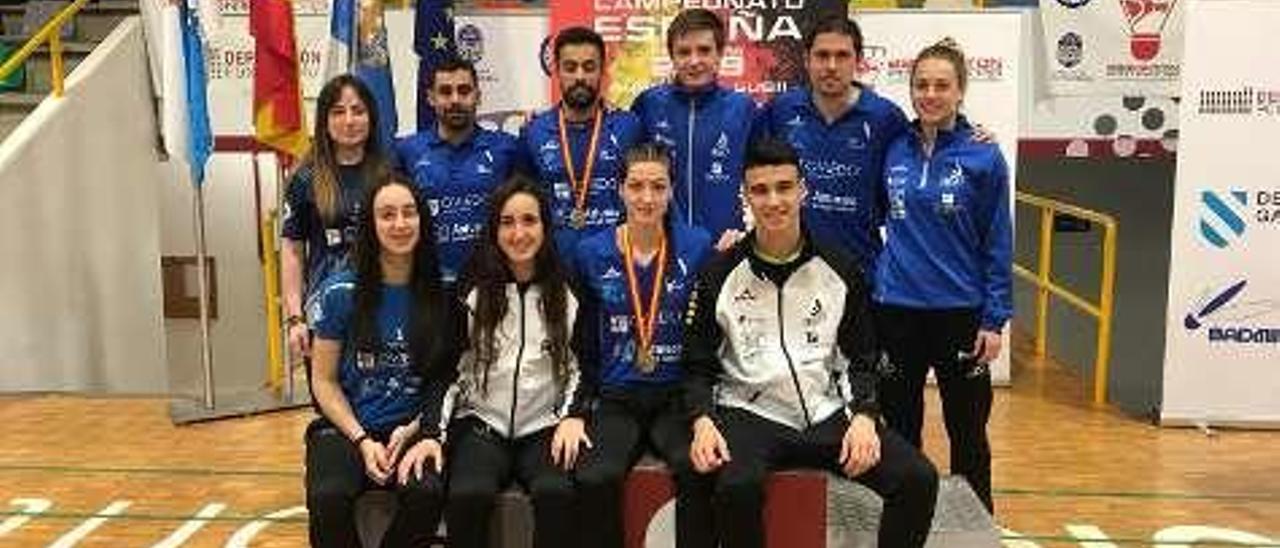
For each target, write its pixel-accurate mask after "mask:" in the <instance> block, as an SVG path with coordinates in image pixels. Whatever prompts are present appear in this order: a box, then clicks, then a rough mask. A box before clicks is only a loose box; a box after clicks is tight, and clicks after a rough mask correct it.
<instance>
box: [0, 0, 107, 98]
mask: <svg viewBox="0 0 1280 548" xmlns="http://www.w3.org/2000/svg"><path fill="white" fill-rule="evenodd" d="M88 2H89V0H75V2H72V3H71V5H69V6H67V7H65V8H63V9H62V11H59V12H58V14H57V15H54V16H53V17H51V18H50V19H49V21H48V22H46V23H45V24H44V26H43V27H40V30H39V31H36V33H35V35H33V36H32V37H31V38H30V39H28V40H27V43H25V44H23V45H22V47H21V48H19V49H18V51H16V52H14V54H13V56H11V57H9V59H7V60H6V61H5V62H4V64H3V65H0V80H3V79H5V78H8V77H9V75H10V74H13V72H14V71H16V70H18V67H20V66H22V64H23V63H25V62H27V58H28V57H31V54H32V53H35V51H36V48H39V47H40V46H41V45H43V44H44V43H45V42H48V43H49V61H50V62H49V65H50V72H52V73H53V74H52V78H51V79H50V81H51V82H52V83H53V91H52V93H53V96H54V97H62V91H63V86H62V80H63V77H64V75H63V68H62V67H63V64H62V25H65V24H66V23H67V21H70V20H71V18H72V17H75V15H76V13H79V12H80V9H81V8H83V7H84V5H85V4H87V3H88Z"/></svg>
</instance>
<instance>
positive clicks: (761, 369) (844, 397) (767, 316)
mask: <svg viewBox="0 0 1280 548" xmlns="http://www.w3.org/2000/svg"><path fill="white" fill-rule="evenodd" d="M754 241H755V235H754V234H752V235H751V236H750V237H747V238H743V239H742V241H740V242H739V243H738V245H737V246H735V247H734V248H733V249H732V250H730V251H729V252H727V253H725V254H723V255H721V256H719V257H716V258H715V259H713V260H712V262H711V263H710V264H708V265H707V267H706V268H705V269H704V270H703V272H702V275H701V277H700V279H699V281H698V285H697V287H696V289H695V290H694V296H693V297H692V299H691V300H690V303H689V311H688V314H687V318H686V323H687V327H688V329H687V331H686V340H685V347H684V348H685V363H686V366H687V367H688V368H689V375H688V376H687V377H686V381H685V401H686V405H687V406H688V408H689V412H690V416H691V417H698V416H701V415H708V416H712V417H714V415H715V413H714V410H715V407H716V406H724V407H733V408H738V409H742V410H745V411H749V412H751V413H754V414H756V415H758V416H760V417H763V418H765V419H768V420H771V421H773V422H776V423H779V424H783V425H786V426H789V427H791V428H795V429H798V430H803V429H806V428H808V427H810V426H813V425H815V424H818V423H819V422H822V421H823V420H825V419H827V418H829V417H830V416H831V415H832V414H834V413H836V412H838V411H842V410H843V411H845V412H846V413H848V414H849V415H850V416H852V415H853V414H856V413H868V414H871V415H873V416H875V415H876V413H877V405H876V385H877V380H878V375H879V372H878V369H877V366H878V364H879V358H878V356H879V353H878V351H877V349H876V345H875V337H874V336H873V334H872V331H871V329H872V326H871V315H870V312H869V306H868V301H867V289H866V286H865V285H864V282H863V276H862V274H861V272H860V270H859V268H858V266H857V262H856V261H855V260H854V259H853V258H851V257H845V256H844V255H842V254H839V253H838V252H837V251H834V250H830V249H826V248H823V247H821V246H820V245H815V244H812V243H809V242H811V241H812V240H811V239H810V238H808V237H807V235H806V237H805V242H806V243H805V244H804V246H803V249H802V251H801V253H800V255H799V257H797V258H796V259H794V260H792V261H790V262H789V263H786V264H773V263H769V262H766V261H764V260H763V259H761V258H759V257H758V256H756V254H755V253H754V252H753V251H752V246H753V242H754Z"/></svg>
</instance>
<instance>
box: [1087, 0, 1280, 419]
mask: <svg viewBox="0 0 1280 548" xmlns="http://www.w3.org/2000/svg"><path fill="white" fill-rule="evenodd" d="M1092 1H1094V2H1097V1H1099V0H1092ZM1183 1H1184V2H1185V3H1186V10H1187V13H1186V20H1187V29H1186V43H1187V48H1186V52H1185V65H1184V67H1185V71H1184V72H1183V75H1182V82H1181V90H1180V92H1181V93H1180V95H1181V97H1182V98H1183V101H1182V108H1180V109H1179V112H1180V115H1181V120H1180V124H1179V125H1180V128H1181V135H1180V143H1179V146H1178V148H1179V152H1178V167H1177V178H1176V181H1175V185H1174V212H1173V213H1174V214H1173V234H1172V238H1171V245H1172V249H1171V253H1170V262H1169V294H1168V295H1169V311H1168V319H1167V322H1168V323H1167V328H1166V331H1165V337H1166V345H1165V358H1164V378H1163V390H1164V397H1163V401H1162V403H1161V419H1162V420H1163V421H1165V422H1170V423H1203V422H1210V423H1212V422H1229V423H1251V422H1259V423H1277V422H1280V399H1277V398H1276V397H1275V395H1276V394H1277V393H1280V261H1276V260H1275V257H1274V250H1275V249H1277V248H1278V247H1280V155H1277V154H1275V151H1274V148H1275V147H1274V144H1273V143H1271V142H1269V140H1267V139H1260V138H1259V137H1258V136H1260V135H1276V134H1280V73H1277V72H1276V71H1274V70H1268V69H1266V68H1265V67H1274V66H1277V64H1280V51H1278V50H1276V49H1275V48H1267V47H1259V44H1266V43H1269V41H1270V40H1271V37H1272V36H1273V34H1274V32H1275V29H1277V28H1280V2H1275V1H1274V0H1212V1H1209V0H1183Z"/></svg>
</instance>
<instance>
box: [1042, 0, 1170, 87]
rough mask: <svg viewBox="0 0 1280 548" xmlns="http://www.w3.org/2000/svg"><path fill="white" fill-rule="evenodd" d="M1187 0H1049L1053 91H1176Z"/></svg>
mask: <svg viewBox="0 0 1280 548" xmlns="http://www.w3.org/2000/svg"><path fill="white" fill-rule="evenodd" d="M1186 3H1187V0H1044V1H1043V2H1041V3H1040V13H1041V16H1042V18H1043V21H1044V39H1045V52H1046V54H1047V59H1046V61H1045V66H1046V67H1047V72H1048V83H1049V94H1050V95H1163V96H1171V95H1175V94H1177V92H1178V77H1179V75H1180V73H1181V71H1182V68H1181V67H1182V26H1183V21H1184V18H1183V16H1182V11H1183V6H1185V5H1186Z"/></svg>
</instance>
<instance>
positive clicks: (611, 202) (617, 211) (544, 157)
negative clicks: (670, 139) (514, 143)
mask: <svg viewBox="0 0 1280 548" xmlns="http://www.w3.org/2000/svg"><path fill="white" fill-rule="evenodd" d="M559 119H560V109H559V108H551V109H547V110H546V111H543V112H541V113H539V114H537V115H535V116H534V117H533V118H532V119H531V120H529V123H528V124H525V126H524V129H522V130H521V131H520V143H519V146H520V166H521V168H522V169H525V170H527V171H528V172H529V173H531V174H533V175H534V176H535V177H537V179H538V182H539V183H540V184H541V185H542V189H543V192H545V193H546V195H547V196H548V197H549V198H550V199H551V215H552V216H553V217H555V219H554V226H555V239H556V248H557V249H559V250H560V253H561V255H562V256H566V257H567V256H569V255H570V254H572V253H573V250H574V249H576V248H577V246H578V242H579V241H580V240H582V239H585V238H588V237H590V236H592V235H594V234H596V233H599V232H601V231H603V230H605V229H608V228H612V227H614V226H616V225H618V224H619V223H621V222H622V217H623V215H624V214H625V213H626V207H625V206H624V205H623V203H622V196H621V195H620V194H619V193H618V189H619V186H620V185H621V184H622V181H623V179H625V178H626V163H625V158H624V156H625V155H626V153H627V150H629V149H630V148H631V147H632V145H634V144H635V143H636V142H638V141H639V140H640V136H641V135H640V134H641V129H640V120H639V119H638V118H636V117H635V115H634V114H631V113H630V112H628V111H625V110H616V109H608V110H606V111H605V114H604V119H603V120H602V121H601V124H600V126H601V127H600V141H599V143H598V144H597V145H596V146H597V150H596V161H595V165H594V167H593V169H592V172H591V185H590V186H589V187H588V188H587V196H586V204H585V206H584V208H583V209H584V210H585V212H586V216H585V218H584V219H583V221H584V223H583V228H582V229H581V230H579V229H575V228H573V225H572V224H571V222H570V221H571V220H572V214H573V211H574V209H575V207H576V205H577V193H576V190H574V189H573V187H572V185H571V184H570V181H569V172H568V170H567V169H566V168H565V165H564V158H563V157H562V154H563V153H562V152H561V150H560V123H559ZM593 122H594V120H589V121H587V122H585V123H569V124H566V131H565V133H566V135H567V136H568V138H569V149H570V150H571V151H572V153H573V167H574V169H575V170H576V171H577V173H575V174H574V175H575V176H576V177H581V176H582V174H583V172H584V170H585V169H586V161H587V151H588V149H590V147H591V130H592V129H593V125H594V124H593Z"/></svg>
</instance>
